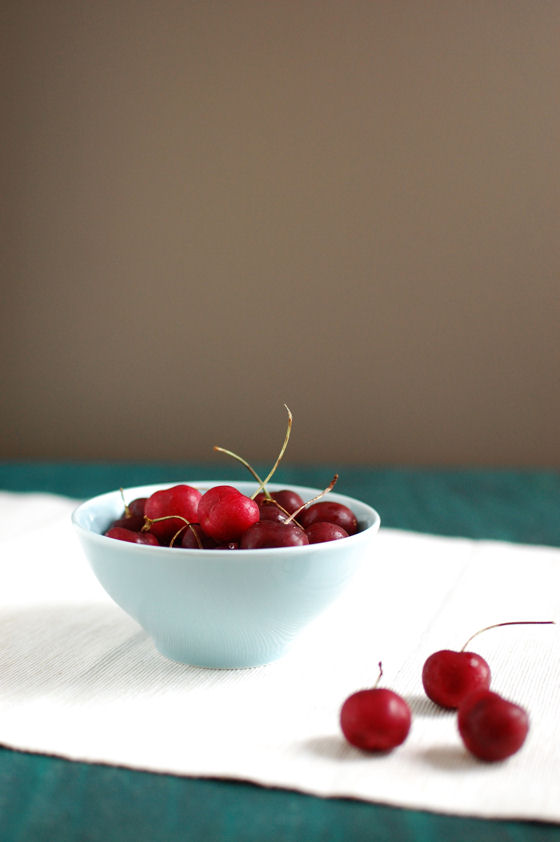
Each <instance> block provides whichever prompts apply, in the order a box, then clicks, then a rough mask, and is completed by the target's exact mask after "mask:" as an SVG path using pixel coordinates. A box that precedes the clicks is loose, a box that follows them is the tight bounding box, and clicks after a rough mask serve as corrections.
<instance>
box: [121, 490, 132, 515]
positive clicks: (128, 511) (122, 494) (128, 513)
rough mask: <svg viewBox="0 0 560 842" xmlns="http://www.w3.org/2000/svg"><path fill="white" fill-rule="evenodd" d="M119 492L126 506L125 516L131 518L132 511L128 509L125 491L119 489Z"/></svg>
mask: <svg viewBox="0 0 560 842" xmlns="http://www.w3.org/2000/svg"><path fill="white" fill-rule="evenodd" d="M119 491H120V492H121V497H122V501H123V504H124V516H125V517H130V509H129V508H128V503H127V502H126V500H125V497H124V490H123V489H122V488H119Z"/></svg>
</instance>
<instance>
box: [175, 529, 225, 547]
mask: <svg viewBox="0 0 560 842" xmlns="http://www.w3.org/2000/svg"><path fill="white" fill-rule="evenodd" d="M174 546H177V547H182V548H183V549H185V550H201V549H202V550H211V549H214V547H215V546H216V542H215V541H214V539H213V538H210V536H209V535H206V534H205V533H204V532H203V531H202V529H201V528H200V524H198V523H194V524H191V525H190V526H186V527H185V529H184V530H183V532H182V533H181V538H180V540H179V541H177V542H176V543H175V544H174Z"/></svg>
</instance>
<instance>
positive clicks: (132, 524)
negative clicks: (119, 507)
mask: <svg viewBox="0 0 560 842" xmlns="http://www.w3.org/2000/svg"><path fill="white" fill-rule="evenodd" d="M121 493H122V489H121ZM147 499H148V498H147V497H137V498H136V499H135V500H133V501H132V502H131V503H128V504H127V503H126V502H125V504H124V512H123V513H122V515H121V516H120V517H119V518H117V519H116V520H114V521H113V522H112V523H111V526H110V527H109V528H113V527H116V526H122V527H124V528H125V529H131V530H132V531H133V532H139V531H140V530H141V529H142V526H143V525H144V506H145V504H146V500H147ZM123 500H124V495H123Z"/></svg>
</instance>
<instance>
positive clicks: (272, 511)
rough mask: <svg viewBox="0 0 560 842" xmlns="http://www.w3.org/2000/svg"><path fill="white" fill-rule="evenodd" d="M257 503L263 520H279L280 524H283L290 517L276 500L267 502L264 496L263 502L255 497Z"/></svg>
mask: <svg viewBox="0 0 560 842" xmlns="http://www.w3.org/2000/svg"><path fill="white" fill-rule="evenodd" d="M259 496H260V495H259ZM255 503H258V504H259V514H260V519H261V520H277V521H278V522H279V523H283V522H284V521H285V520H286V519H287V518H288V517H289V516H290V514H289V512H287V511H285V510H284V509H283V508H282V509H281V508H280V506H278V505H277V504H276V503H275V501H274V500H267V499H266V497H264V495H263V499H262V500H261V501H258V500H257V498H256V497H255Z"/></svg>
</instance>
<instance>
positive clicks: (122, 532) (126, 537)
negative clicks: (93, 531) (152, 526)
mask: <svg viewBox="0 0 560 842" xmlns="http://www.w3.org/2000/svg"><path fill="white" fill-rule="evenodd" d="M105 535H106V536H107V538H116V539H117V540H118V541H128V542H129V543H131V544H150V545H152V546H154V547H157V546H159V541H158V539H157V538H156V536H155V535H152V534H151V533H150V532H133V531H132V530H131V529H125V528H124V527H122V526H113V527H111V528H110V529H108V530H107V532H106V533H105Z"/></svg>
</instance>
